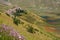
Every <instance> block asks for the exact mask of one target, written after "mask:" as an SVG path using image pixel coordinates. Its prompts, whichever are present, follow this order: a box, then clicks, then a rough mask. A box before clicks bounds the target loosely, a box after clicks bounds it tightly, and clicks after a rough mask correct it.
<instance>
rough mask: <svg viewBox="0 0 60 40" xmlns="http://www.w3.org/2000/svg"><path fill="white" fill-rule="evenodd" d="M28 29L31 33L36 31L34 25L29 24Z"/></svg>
mask: <svg viewBox="0 0 60 40" xmlns="http://www.w3.org/2000/svg"><path fill="white" fill-rule="evenodd" d="M27 31H28V32H30V33H35V31H34V28H33V27H32V26H28V28H27Z"/></svg>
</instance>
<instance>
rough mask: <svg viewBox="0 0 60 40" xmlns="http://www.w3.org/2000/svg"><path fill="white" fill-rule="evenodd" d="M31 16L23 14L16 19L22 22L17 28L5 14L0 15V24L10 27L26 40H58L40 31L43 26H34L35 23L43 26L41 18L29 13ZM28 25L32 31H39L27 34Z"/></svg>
mask: <svg viewBox="0 0 60 40" xmlns="http://www.w3.org/2000/svg"><path fill="white" fill-rule="evenodd" d="M31 14H32V15H34V16H35V17H34V16H32V15H31ZM31 14H26V15H25V14H23V16H20V17H18V18H19V19H20V20H21V22H23V23H21V24H19V25H18V26H17V25H15V24H14V23H13V20H12V18H11V17H8V16H7V15H6V14H4V13H2V14H1V15H0V23H1V24H2V23H3V24H7V25H10V26H12V27H13V28H14V29H15V30H16V31H18V32H19V33H20V34H22V35H24V37H25V39H26V40H60V39H59V38H57V37H55V36H54V35H52V34H50V33H48V32H46V31H44V30H43V29H42V27H43V26H38V25H36V24H37V22H39V23H41V24H43V23H44V22H43V21H42V19H41V18H39V17H38V16H36V15H35V14H33V13H31ZM30 17H31V18H30ZM28 19H29V20H28ZM33 19H34V20H33ZM31 21H32V22H31ZM33 21H34V22H33ZM35 23H36V24H35ZM28 25H29V26H32V27H33V28H34V29H37V30H39V31H36V33H30V32H28V31H27V29H26V28H27V27H28Z"/></svg>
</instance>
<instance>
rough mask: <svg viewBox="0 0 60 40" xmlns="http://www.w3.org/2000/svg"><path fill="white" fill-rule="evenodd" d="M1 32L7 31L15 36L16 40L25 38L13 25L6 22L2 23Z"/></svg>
mask: <svg viewBox="0 0 60 40" xmlns="http://www.w3.org/2000/svg"><path fill="white" fill-rule="evenodd" d="M0 32H1V33H3V32H6V33H8V34H9V36H13V37H15V38H16V40H25V39H24V37H23V36H22V35H20V34H19V33H18V32H16V31H15V30H14V29H13V28H12V27H9V26H7V25H5V24H2V25H0Z"/></svg>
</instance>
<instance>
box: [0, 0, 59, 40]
mask: <svg viewBox="0 0 60 40" xmlns="http://www.w3.org/2000/svg"><path fill="white" fill-rule="evenodd" d="M3 1H4V0H3ZM5 1H6V2H7V3H11V4H12V5H10V6H8V5H6V4H2V3H1V1H0V24H6V25H8V27H10V26H11V27H13V28H14V29H15V30H16V31H17V32H19V34H21V35H23V36H24V38H25V39H26V40H60V11H59V10H60V6H59V4H60V3H59V2H60V1H59V0H19V1H17V0H5ZM15 6H18V7H21V8H22V9H23V10H27V13H26V14H24V13H22V15H20V16H17V17H16V19H15V18H13V17H10V16H8V15H6V14H5V12H6V11H7V10H9V9H10V8H11V9H13V8H14V7H15ZM16 23H17V24H18V25H17V24H16Z"/></svg>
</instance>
